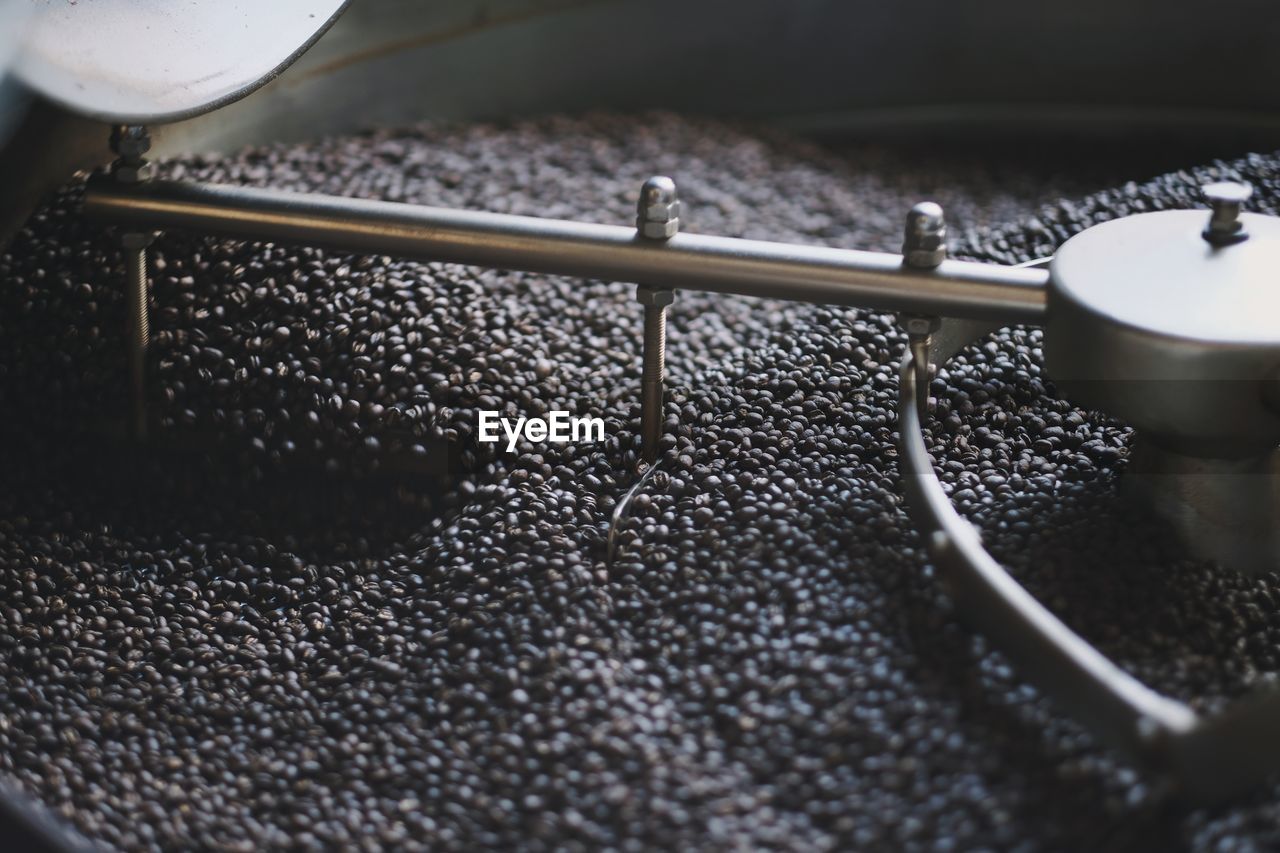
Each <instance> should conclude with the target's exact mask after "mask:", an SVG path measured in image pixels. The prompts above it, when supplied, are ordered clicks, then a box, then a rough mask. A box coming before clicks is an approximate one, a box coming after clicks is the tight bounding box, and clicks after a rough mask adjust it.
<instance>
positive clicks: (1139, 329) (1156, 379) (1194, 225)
mask: <svg viewBox="0 0 1280 853" xmlns="http://www.w3.org/2000/svg"><path fill="white" fill-rule="evenodd" d="M1210 216H1211V214H1210V213H1209V212H1208V211H1204V210H1179V211H1164V212H1160V213H1144V214H1138V215H1136V216H1129V217H1125V218H1123V219H1117V220H1114V221H1111V222H1104V223H1102V224H1101V225H1096V226H1094V227H1093V228H1090V229H1088V230H1087V231H1084V232H1082V233H1080V234H1078V235H1076V236H1075V237H1072V238H1071V239H1070V240H1068V241H1067V242H1066V243H1065V244H1064V245H1063V246H1062V247H1061V248H1060V249H1059V250H1058V252H1057V253H1056V254H1055V256H1054V259H1053V263H1052V264H1051V265H1050V268H1049V271H1050V280H1049V293H1048V311H1047V322H1046V324H1045V360H1046V367H1047V370H1048V374H1049V376H1050V377H1052V378H1053V379H1054V380H1055V381H1057V382H1058V383H1059V385H1060V386H1061V387H1062V389H1063V390H1064V392H1065V393H1066V394H1067V396H1068V397H1070V398H1071V399H1073V400H1074V401H1075V402H1076V403H1078V404H1080V405H1083V406H1087V407H1090V408H1096V409H1100V410H1102V411H1104V412H1107V413H1109V414H1112V415H1116V416H1118V417H1121V418H1123V419H1125V420H1127V421H1128V422H1129V423H1131V424H1132V425H1133V426H1135V427H1137V428H1138V429H1140V430H1143V431H1144V432H1147V433H1151V434H1152V435H1153V436H1154V437H1155V438H1156V440H1158V441H1162V442H1164V443H1165V445H1166V446H1168V447H1170V448H1172V449H1177V450H1178V452H1182V453H1190V454H1194V455H1203V456H1224V457H1225V456H1233V455H1237V454H1246V453H1257V452H1261V449H1263V448H1268V447H1274V446H1275V445H1276V443H1277V442H1278V441H1280V417H1278V416H1277V412H1276V407H1274V406H1273V405H1272V404H1271V403H1269V402H1268V401H1269V400H1275V399H1276V394H1274V393H1270V392H1271V391H1273V390H1274V386H1275V385H1276V384H1277V376H1280V219H1277V218H1276V217H1271V216H1264V215H1261V214H1256V213H1241V214H1240V215H1239V219H1240V223H1241V225H1242V226H1243V228H1244V229H1245V230H1247V232H1248V239H1244V240H1241V241H1239V242H1236V243H1231V244H1225V245H1215V244H1213V243H1211V242H1209V241H1208V240H1206V239H1204V237H1203V232H1204V230H1205V226H1206V223H1207V222H1208V220H1209V218H1210Z"/></svg>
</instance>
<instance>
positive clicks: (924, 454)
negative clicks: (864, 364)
mask: <svg viewBox="0 0 1280 853" xmlns="http://www.w3.org/2000/svg"><path fill="white" fill-rule="evenodd" d="M971 340H972V339H971ZM950 345H951V346H954V350H952V352H951V353H947V357H949V356H950V355H951V354H953V353H954V351H956V350H959V349H960V348H961V346H963V344H956V343H955V342H954V340H953V341H952V343H951V344H950ZM917 376H918V372H917V369H916V365H915V363H914V355H913V353H912V352H911V351H908V352H907V353H906V354H905V355H904V357H903V359H902V363H901V365H900V368H899V373H898V377H899V386H898V430H899V448H900V451H901V459H902V467H903V470H902V478H903V484H904V486H905V488H906V491H907V497H908V504H907V508H908V512H909V514H910V515H911V517H912V520H913V521H914V523H915V524H916V526H917V527H918V528H919V530H920V531H921V534H922V535H923V537H924V540H925V542H926V543H927V545H928V547H929V552H930V554H931V555H932V557H933V560H934V562H935V564H936V565H937V567H938V569H939V573H940V576H941V577H942V579H943V581H944V583H945V584H946V585H947V587H948V590H949V592H950V594H951V596H952V598H953V599H954V601H955V604H956V608H957V611H958V613H959V615H960V617H961V618H962V619H963V620H964V621H966V622H967V623H968V624H970V625H971V626H972V627H973V628H975V629H976V630H978V631H980V632H982V633H983V634H985V635H986V636H988V637H989V638H990V639H991V640H992V641H993V642H994V643H995V645H996V646H997V647H998V648H999V649H1000V650H1001V651H1002V652H1003V653H1005V654H1006V655H1008V656H1009V658H1011V659H1012V660H1013V661H1014V662H1015V663H1016V664H1017V665H1018V666H1019V668H1020V669H1021V671H1022V673H1023V674H1024V675H1025V676H1026V677H1027V679H1028V680H1030V681H1031V682H1032V683H1034V684H1035V685H1036V686H1037V687H1038V688H1039V689H1040V690H1042V691H1044V692H1045V693H1046V694H1048V695H1049V696H1051V697H1052V698H1053V699H1054V700H1055V701H1057V702H1058V703H1059V704H1061V705H1062V706H1063V707H1065V708H1066V709H1067V710H1068V711H1069V712H1071V713H1072V714H1073V715H1074V716H1075V717H1077V718H1078V719H1079V720H1081V721H1082V722H1083V723H1085V724H1086V725H1087V726H1088V727H1089V729H1090V730H1092V731H1093V732H1094V733H1095V734H1096V735H1097V736H1098V737H1099V738H1100V739H1101V740H1102V741H1104V742H1105V743H1107V744H1109V745H1110V746H1112V747H1114V748H1116V749H1118V750H1119V751H1121V752H1123V753H1124V754H1126V755H1127V756H1129V757H1130V758H1131V759H1133V760H1134V761H1136V762H1137V763H1138V765H1139V766H1140V767H1142V768H1143V769H1144V770H1145V771H1147V772H1149V773H1154V774H1157V775H1159V776H1162V777H1164V778H1165V779H1166V780H1167V781H1168V782H1170V783H1171V786H1172V791H1173V793H1174V794H1175V795H1176V796H1179V797H1181V798H1183V799H1185V800H1187V801H1189V802H1191V803H1194V804H1197V805H1202V804H1212V803H1216V802H1221V801H1223V800H1226V799H1229V798H1231V797H1233V796H1236V795H1238V794H1241V793H1243V792H1245V791H1247V790H1248V789H1250V788H1253V787H1255V786H1256V785H1258V784H1260V783H1261V782H1263V781H1264V780H1265V779H1266V778H1267V777H1268V776H1270V775H1271V774H1272V773H1273V772H1275V771H1277V770H1280V691H1263V692H1259V693H1258V694H1255V695H1254V696H1252V697H1249V698H1247V699H1245V700H1242V701H1240V702H1238V703H1236V704H1235V705H1233V706H1232V707H1230V708H1228V709H1227V710H1226V711H1224V712H1223V713H1221V714H1218V715H1216V716H1215V717H1212V718H1208V719H1205V718H1202V717H1200V716H1199V715H1197V714H1196V713H1195V711H1193V710H1192V709H1191V708H1189V707H1188V706H1186V705H1184V704H1183V703H1181V702H1178V701H1177V700H1174V699H1170V698H1168V697H1166V696H1162V695H1161V694H1159V693H1157V692H1155V691H1153V690H1151V689H1150V688H1148V687H1147V686H1145V685H1144V684H1142V683H1141V682H1139V681H1138V680H1137V679H1135V678H1134V677H1133V676H1131V675H1129V674H1128V673H1127V672H1125V671H1124V670H1122V669H1121V668H1120V667H1118V666H1117V665H1116V664H1114V663H1112V662H1111V661H1110V660H1109V659H1108V658H1107V657H1106V656H1104V655H1103V654H1102V653H1101V652H1099V651H1098V650H1097V649H1095V648H1094V647H1093V646H1091V645H1090V644H1089V643H1088V642H1087V641H1085V640H1084V639H1083V638H1082V637H1080V635H1078V634H1076V633H1075V632H1074V631H1072V630H1071V629H1070V628H1068V627H1067V626H1066V625H1065V624H1064V623H1063V622H1062V621H1061V620H1059V619H1058V617H1056V616H1054V615H1053V614H1052V613H1051V612H1049V610H1048V609H1047V608H1045V607H1044V605H1042V604H1041V603H1040V602H1039V601H1037V600H1036V599H1035V597H1034V596H1032V595H1031V594H1030V593H1029V592H1027V590H1026V589H1025V588H1023V587H1022V586H1021V585H1020V584H1019V583H1018V582H1017V581H1015V580H1014V579H1013V578H1012V577H1011V576H1010V575H1009V574H1008V572H1006V571H1005V570H1004V569H1003V568H1002V567H1001V566H1000V564H999V563H997V562H996V561H995V559H993V558H992V557H991V555H990V554H988V553H987V551H986V549H985V548H983V545H982V540H981V537H980V536H979V533H978V531H977V530H976V529H975V528H974V527H973V525H971V524H969V522H967V521H966V520H965V519H964V518H962V517H961V516H960V514H959V513H958V512H956V510H955V508H954V507H952V505H951V502H950V499H949V498H948V497H947V494H946V492H945V491H943V488H942V484H941V482H939V480H938V478H937V476H936V474H935V473H934V468H933V459H932V457H930V455H929V451H928V448H927V447H926V445H925V442H924V433H923V422H922V418H921V415H920V409H919V407H918V406H917V402H916V401H917V389H916V377H917Z"/></svg>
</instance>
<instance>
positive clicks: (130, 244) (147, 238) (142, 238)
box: [120, 231, 159, 249]
mask: <svg viewBox="0 0 1280 853" xmlns="http://www.w3.org/2000/svg"><path fill="white" fill-rule="evenodd" d="M157 236H159V234H158V232H156V231H126V232H125V233H123V234H121V235H120V247H121V248H123V249H145V248H147V247H148V246H150V245H151V244H152V243H153V242H154V241H155V239H156V237H157Z"/></svg>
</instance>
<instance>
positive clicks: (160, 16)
mask: <svg viewBox="0 0 1280 853" xmlns="http://www.w3.org/2000/svg"><path fill="white" fill-rule="evenodd" d="M345 5H346V0H270V2H254V0H182V2H174V0H90V2H80V3H67V2H61V0H59V2H46V3H34V4H32V6H33V14H32V18H31V21H30V22H29V26H28V28H27V30H26V32H25V34H24V39H23V46H22V50H21V52H20V53H19V55H18V57H17V59H16V62H15V71H16V73H17V75H18V77H19V78H20V79H22V81H23V82H24V83H26V84H27V85H28V86H30V87H31V88H32V89H34V90H35V91H37V92H39V93H40V94H42V95H44V96H45V97H47V98H49V99H51V100H53V101H56V102H58V103H59V104H62V105H63V106H65V107H67V108H69V109H71V110H72V111H74V112H77V113H81V114H83V115H85V116H88V117H90V118H94V119H100V120H102V121H105V122H109V123H112V124H159V123H163V122H170V121H177V120H179V119H184V118H190V117H191V116H195V115H199V114H200V113H204V112H208V111H209V110H212V109H214V108H216V107H220V106H222V105H223V104H227V103H230V102H231V101H234V100H237V99H238V98H242V97H244V96H245V95H247V94H249V93H250V92H252V91H253V90H254V89H256V88H258V87H259V86H261V85H263V84H264V83H266V82H267V81H269V80H271V79H272V78H273V77H275V76H276V75H277V74H279V73H280V72H281V71H282V70H284V69H285V68H287V67H288V66H289V64H290V63H292V62H293V60H294V59H296V58H297V57H298V56H299V54H301V53H302V52H303V51H304V50H306V48H307V47H309V46H310V45H311V43H312V42H314V41H315V40H316V39H317V38H319V37H320V35H321V34H322V33H323V32H324V31H325V30H326V29H327V28H328V27H329V25H330V24H331V23H332V22H333V21H334V19H335V18H336V17H337V16H338V14H339V12H341V11H342V8H343V7H344V6H345Z"/></svg>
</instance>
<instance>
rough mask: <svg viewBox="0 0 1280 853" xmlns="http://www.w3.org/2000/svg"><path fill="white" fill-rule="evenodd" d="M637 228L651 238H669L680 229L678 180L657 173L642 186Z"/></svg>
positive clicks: (637, 213)
mask: <svg viewBox="0 0 1280 853" xmlns="http://www.w3.org/2000/svg"><path fill="white" fill-rule="evenodd" d="M636 228H637V229H638V230H639V232H640V234H641V236H643V237H647V238H649V239H651V240H667V239H670V238H671V237H674V236H675V235H676V234H678V233H679V231H680V198H679V196H678V195H677V194H676V182H675V181H673V180H671V179H670V178H668V177H666V176H665V175H655V176H654V177H652V178H650V179H649V180H647V181H645V182H644V186H642V187H641V188H640V198H639V199H638V200H637V201H636Z"/></svg>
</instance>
